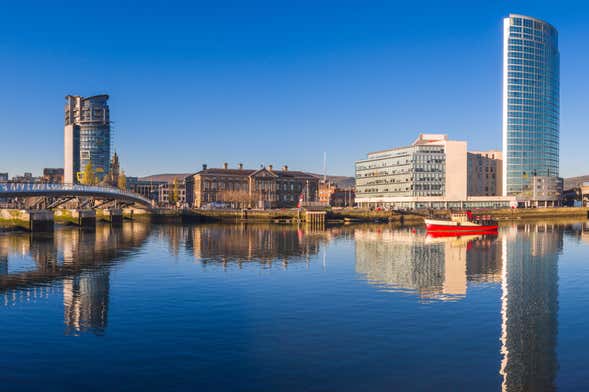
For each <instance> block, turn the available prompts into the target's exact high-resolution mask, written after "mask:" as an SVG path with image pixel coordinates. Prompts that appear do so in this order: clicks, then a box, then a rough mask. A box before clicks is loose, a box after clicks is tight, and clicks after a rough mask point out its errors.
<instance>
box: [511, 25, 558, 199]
mask: <svg viewBox="0 0 589 392" xmlns="http://www.w3.org/2000/svg"><path fill="white" fill-rule="evenodd" d="M503 28H504V33H503V34H504V38H503V193H504V195H510V196H511V195H514V196H517V195H521V196H524V198H525V196H526V195H528V193H529V192H531V189H530V183H531V180H532V177H533V176H552V177H558V169H559V167H558V166H559V162H558V159H559V80H560V71H559V67H560V58H559V56H560V55H559V52H558V32H557V31H556V29H555V28H554V27H552V26H551V25H550V24H548V23H546V22H544V21H541V20H538V19H535V18H532V17H529V16H522V15H509V17H507V18H505V19H504V27H503Z"/></svg>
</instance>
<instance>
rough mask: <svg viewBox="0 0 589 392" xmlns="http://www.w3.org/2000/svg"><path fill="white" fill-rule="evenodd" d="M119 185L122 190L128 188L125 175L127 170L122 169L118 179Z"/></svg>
mask: <svg viewBox="0 0 589 392" xmlns="http://www.w3.org/2000/svg"><path fill="white" fill-rule="evenodd" d="M117 187H118V188H119V189H121V190H123V191H124V190H127V176H126V175H125V171H124V170H122V171H121V174H119V178H118V180H117Z"/></svg>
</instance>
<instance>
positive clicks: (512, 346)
mask: <svg viewBox="0 0 589 392" xmlns="http://www.w3.org/2000/svg"><path fill="white" fill-rule="evenodd" d="M562 247H563V231H562V228H558V227H557V226H555V225H546V224H544V225H519V226H513V227H511V228H509V229H508V230H506V231H505V232H504V233H503V238H502V254H503V260H504V261H505V262H504V268H503V277H502V283H501V288H502V296H501V320H502V322H501V355H502V361H501V367H500V371H499V373H500V374H501V376H502V378H503V381H502V390H503V391H550V390H555V389H556V386H555V378H556V374H557V371H558V360H557V357H556V343H557V335H558V254H559V252H561V250H562Z"/></svg>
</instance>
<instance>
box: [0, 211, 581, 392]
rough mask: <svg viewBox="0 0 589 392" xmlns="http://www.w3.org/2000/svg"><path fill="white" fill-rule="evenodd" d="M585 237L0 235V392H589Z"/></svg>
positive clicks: (128, 231)
mask: <svg viewBox="0 0 589 392" xmlns="http://www.w3.org/2000/svg"><path fill="white" fill-rule="evenodd" d="M588 304H589V223H586V222H582V223H567V224H555V223H540V224H518V225H511V226H505V227H503V228H502V229H501V231H500V233H499V235H498V236H490V237H482V236H470V237H461V238H429V237H427V236H426V235H425V233H424V232H422V231H420V230H417V231H414V230H411V229H393V228H390V227H389V226H380V225H371V226H353V227H337V228H328V229H327V230H305V229H300V230H297V229H296V228H293V227H290V226H277V225H274V226H256V225H253V226H252V225H224V226H223V225H210V226H209V225H204V226H174V225H148V224H141V223H137V222H135V223H125V225H124V227H123V228H121V229H111V228H110V227H108V226H99V227H98V228H97V230H96V232H84V231H80V230H78V229H72V228H62V229H58V230H57V231H56V232H55V233H54V235H52V236H49V237H47V236H31V235H29V234H8V233H4V234H0V385H1V389H2V390H3V391H40V390H42V391H62V390H84V391H109V390H110V391H123V390H128V391H134V390H137V391H139V390H141V391H147V390H191V391H197V390H201V391H204V390H214V391H397V390H399V391H400V390H403V391H404V390H477V391H487V390H488V391H497V390H506V391H520V390H526V391H549V390H555V389H560V390H587V389H589V369H588V368H587V366H586V364H587V363H589V349H588V348H589V340H588V336H589V332H588V331H589V312H588V311H587V309H588Z"/></svg>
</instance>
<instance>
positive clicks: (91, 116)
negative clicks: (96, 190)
mask: <svg viewBox="0 0 589 392" xmlns="http://www.w3.org/2000/svg"><path fill="white" fill-rule="evenodd" d="M65 99H66V104H65V129H64V158H65V162H64V182H65V183H77V182H80V181H81V177H82V173H83V171H84V168H85V167H86V165H87V164H88V163H90V162H91V163H92V167H93V169H94V170H95V172H96V176H97V177H98V179H99V180H101V179H102V178H103V177H104V176H105V175H106V173H108V171H109V165H110V136H111V130H110V114H109V108H108V103H107V101H108V95H95V96H93V97H88V98H84V97H80V96H73V95H68V96H67V97H65Z"/></svg>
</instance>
